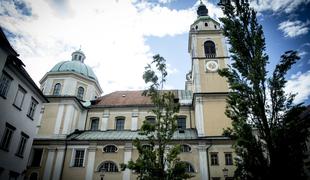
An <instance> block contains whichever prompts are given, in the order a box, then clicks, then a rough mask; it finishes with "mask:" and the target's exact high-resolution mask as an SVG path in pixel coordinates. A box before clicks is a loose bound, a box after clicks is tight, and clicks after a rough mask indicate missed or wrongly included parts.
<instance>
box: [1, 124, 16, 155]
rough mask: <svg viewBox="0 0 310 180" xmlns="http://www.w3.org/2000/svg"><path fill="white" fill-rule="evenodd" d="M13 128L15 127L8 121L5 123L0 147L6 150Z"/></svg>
mask: <svg viewBox="0 0 310 180" xmlns="http://www.w3.org/2000/svg"><path fill="white" fill-rule="evenodd" d="M15 129H16V128H15V127H14V126H12V125H10V124H9V123H6V127H5V130H4V133H3V135H2V139H1V149H4V150H6V151H8V150H9V146H10V143H11V140H12V137H13V133H14V130H15Z"/></svg>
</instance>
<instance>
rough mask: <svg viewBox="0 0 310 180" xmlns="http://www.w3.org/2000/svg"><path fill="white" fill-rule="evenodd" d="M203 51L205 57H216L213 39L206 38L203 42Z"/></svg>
mask: <svg viewBox="0 0 310 180" xmlns="http://www.w3.org/2000/svg"><path fill="white" fill-rule="evenodd" d="M203 48H204V53H205V56H206V58H215V57H216V45H215V43H214V42H213V41H211V40H207V41H205V42H204V43H203Z"/></svg>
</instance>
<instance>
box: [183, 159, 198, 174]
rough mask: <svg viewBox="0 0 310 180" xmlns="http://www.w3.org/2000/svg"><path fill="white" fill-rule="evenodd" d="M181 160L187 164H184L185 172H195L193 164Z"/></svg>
mask: <svg viewBox="0 0 310 180" xmlns="http://www.w3.org/2000/svg"><path fill="white" fill-rule="evenodd" d="M182 162H183V163H185V164H186V165H187V166H186V169H185V172H186V173H195V172H196V170H195V168H194V166H193V165H192V164H191V163H189V162H187V161H182ZM191 169H192V171H191Z"/></svg>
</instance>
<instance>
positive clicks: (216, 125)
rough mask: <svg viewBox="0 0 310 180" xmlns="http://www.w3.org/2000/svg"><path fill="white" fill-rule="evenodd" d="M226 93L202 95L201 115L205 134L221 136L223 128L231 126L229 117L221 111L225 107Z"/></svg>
mask: <svg viewBox="0 0 310 180" xmlns="http://www.w3.org/2000/svg"><path fill="white" fill-rule="evenodd" d="M225 98H226V95H209V96H203V108H204V109H203V117H204V129H205V135H206V136H222V134H223V129H225V128H228V127H232V125H231V122H232V121H231V119H229V118H228V117H227V116H226V115H225V114H224V113H223V112H225V109H226V105H227V104H226V100H225Z"/></svg>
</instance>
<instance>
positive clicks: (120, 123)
mask: <svg viewBox="0 0 310 180" xmlns="http://www.w3.org/2000/svg"><path fill="white" fill-rule="evenodd" d="M124 126H125V117H116V119H115V129H116V130H118V131H121V130H124Z"/></svg>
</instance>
